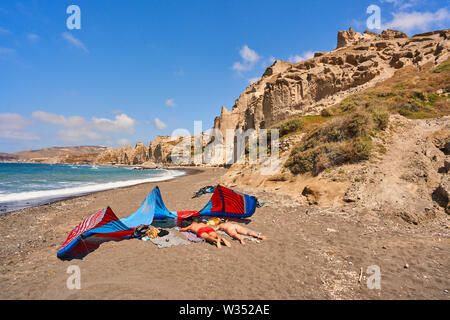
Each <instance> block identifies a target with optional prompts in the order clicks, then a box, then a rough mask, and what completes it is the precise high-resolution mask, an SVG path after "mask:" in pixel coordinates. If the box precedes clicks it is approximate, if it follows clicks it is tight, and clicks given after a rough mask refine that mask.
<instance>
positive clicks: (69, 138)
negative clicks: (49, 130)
mask: <svg viewBox="0 0 450 320" xmlns="http://www.w3.org/2000/svg"><path fill="white" fill-rule="evenodd" d="M58 136H59V138H60V139H61V140H62V141H64V142H74V143H77V142H82V141H86V140H91V141H92V140H100V139H104V138H105V137H104V136H102V135H101V134H99V133H97V132H95V131H91V130H89V129H87V128H77V129H67V130H59V131H58Z"/></svg>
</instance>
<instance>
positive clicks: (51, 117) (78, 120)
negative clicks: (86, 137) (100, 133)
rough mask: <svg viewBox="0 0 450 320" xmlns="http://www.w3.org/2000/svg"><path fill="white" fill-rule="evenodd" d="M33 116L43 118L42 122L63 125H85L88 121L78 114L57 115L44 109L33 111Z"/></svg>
mask: <svg viewBox="0 0 450 320" xmlns="http://www.w3.org/2000/svg"><path fill="white" fill-rule="evenodd" d="M32 116H33V118H35V119H38V120H41V121H42V122H46V123H50V124H54V125H57V126H61V127H84V126H86V125H87V121H86V120H85V119H84V118H82V117H78V116H73V117H69V118H66V117H65V116H63V115H57V114H53V113H48V112H44V111H35V112H33V113H32Z"/></svg>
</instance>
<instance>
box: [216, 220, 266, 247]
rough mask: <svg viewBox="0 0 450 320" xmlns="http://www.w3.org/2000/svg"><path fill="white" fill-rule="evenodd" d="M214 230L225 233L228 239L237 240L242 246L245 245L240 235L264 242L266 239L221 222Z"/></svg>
mask: <svg viewBox="0 0 450 320" xmlns="http://www.w3.org/2000/svg"><path fill="white" fill-rule="evenodd" d="M214 229H216V230H221V231H225V232H226V233H227V234H228V235H229V236H230V237H232V238H235V239H237V240H239V241H240V242H241V243H242V244H244V245H245V242H244V239H243V238H242V237H241V236H240V235H244V236H251V237H254V238H258V239H261V240H266V239H267V237H265V236H263V235H260V234H257V233H255V232H253V231H250V230H247V229H246V228H244V227H241V226H240V225H238V224H236V223H232V222H222V223H220V224H218V225H217V226H216V227H214Z"/></svg>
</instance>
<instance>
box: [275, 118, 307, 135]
mask: <svg viewBox="0 0 450 320" xmlns="http://www.w3.org/2000/svg"><path fill="white" fill-rule="evenodd" d="M303 127H304V122H303V120H302V119H301V118H293V119H290V120H287V121H284V122H282V123H280V124H278V125H276V126H274V127H272V129H278V130H279V132H280V137H284V136H286V135H288V134H290V133H294V132H297V131H300V130H302V129H303Z"/></svg>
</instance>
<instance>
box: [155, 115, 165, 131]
mask: <svg viewBox="0 0 450 320" xmlns="http://www.w3.org/2000/svg"><path fill="white" fill-rule="evenodd" d="M154 123H155V126H156V128H158V129H161V130H162V129H167V125H166V124H165V123H164V122H162V121H161V120H160V119H158V118H155V120H154Z"/></svg>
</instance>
